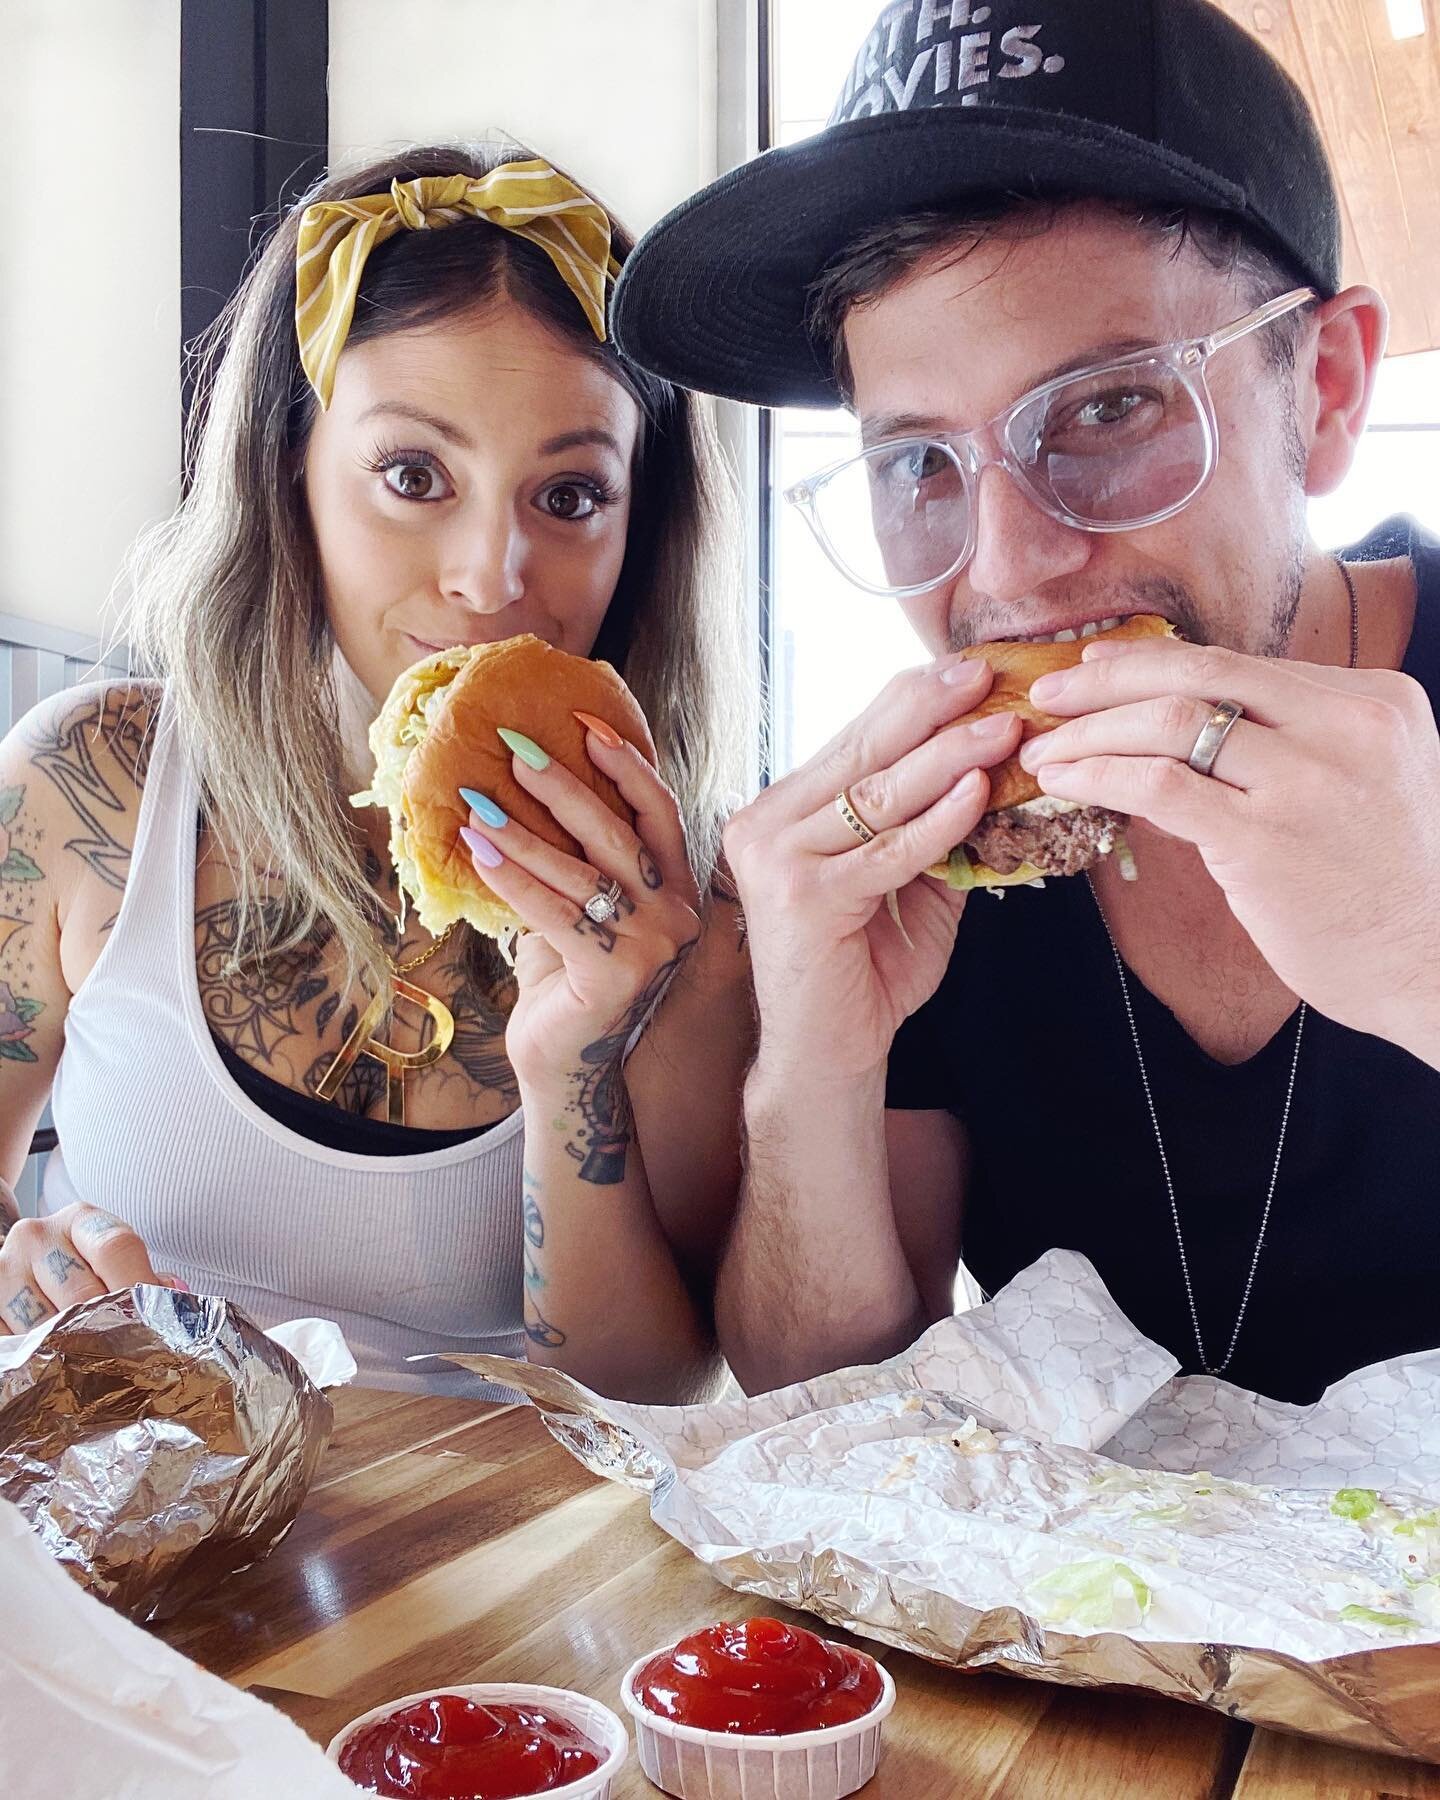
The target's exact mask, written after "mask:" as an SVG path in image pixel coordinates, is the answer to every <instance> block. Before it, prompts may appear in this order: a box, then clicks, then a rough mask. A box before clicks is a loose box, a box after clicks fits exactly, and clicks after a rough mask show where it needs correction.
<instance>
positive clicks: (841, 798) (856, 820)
mask: <svg viewBox="0 0 1440 1800" xmlns="http://www.w3.org/2000/svg"><path fill="white" fill-rule="evenodd" d="M835 810H836V812H838V813H839V815H840V817H841V818H842V819H843V820H844V821H845V823H846V824H847V825H848V826H849V827H850V829H851V830H852V831H853V832H854V833H855V835H856V837H858V838H859V840H860V842H861V843H862V844H868V843H870V842H872V841H873V839H874V836H875V833H874V832H873V831H872V830H871V829H870V827H869V826H868V825H867V824H866V823H865V821H864V820H863V819H862V818H861V817H860V815H859V813H858V812H856V810H855V806H854V802H853V801H852V800H851V798H850V791H849V789H848V788H841V790H840V792H839V793H838V794H837V795H836V796H835Z"/></svg>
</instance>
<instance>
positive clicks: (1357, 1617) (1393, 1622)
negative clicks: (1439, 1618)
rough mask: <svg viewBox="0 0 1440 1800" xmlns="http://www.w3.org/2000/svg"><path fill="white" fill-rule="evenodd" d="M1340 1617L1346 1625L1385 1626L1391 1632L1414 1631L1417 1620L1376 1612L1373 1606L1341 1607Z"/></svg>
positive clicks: (1402, 1615) (1416, 1627)
mask: <svg viewBox="0 0 1440 1800" xmlns="http://www.w3.org/2000/svg"><path fill="white" fill-rule="evenodd" d="M1340 1617H1341V1618H1342V1619H1343V1620H1344V1622H1345V1623H1346V1624H1347V1625H1385V1626H1387V1627H1388V1628H1389V1629H1390V1630H1391V1631H1416V1630H1418V1629H1419V1620H1418V1619H1407V1618H1406V1617H1405V1615H1404V1613H1387V1612H1376V1611H1375V1609H1374V1607H1373V1606H1342V1607H1341V1608H1340Z"/></svg>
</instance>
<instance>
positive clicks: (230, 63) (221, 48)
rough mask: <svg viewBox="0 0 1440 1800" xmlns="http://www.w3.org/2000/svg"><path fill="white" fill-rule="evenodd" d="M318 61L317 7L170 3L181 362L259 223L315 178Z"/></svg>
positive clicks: (322, 1)
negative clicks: (176, 56)
mask: <svg viewBox="0 0 1440 1800" xmlns="http://www.w3.org/2000/svg"><path fill="white" fill-rule="evenodd" d="M329 60H330V20H329V3H328V0H181V11H180V335H181V344H182V353H183V347H184V345H187V344H190V343H193V342H194V340H195V339H196V338H197V337H198V336H199V335H200V334H201V332H203V331H204V330H205V329H206V327H207V326H209V325H210V324H212V323H213V321H214V319H215V317H216V315H217V314H218V313H219V311H220V309H221V307H222V306H223V305H224V304H225V302H226V301H227V300H228V299H229V297H230V295H231V294H232V293H233V292H234V291H235V288H236V287H237V286H238V284H239V281H240V277H241V275H242V274H243V272H244V270H245V266H246V263H247V262H248V260H249V257H250V253H251V251H252V249H253V248H254V247H255V246H256V244H258V243H259V241H260V239H261V237H262V236H263V231H264V227H265V221H266V220H267V219H272V220H273V219H274V218H275V217H276V215H277V213H278V211H279V209H280V207H281V205H282V204H283V203H285V202H287V201H289V200H291V199H293V198H294V197H295V195H296V194H297V193H299V192H300V191H301V190H302V189H303V188H304V186H305V185H306V183H307V182H309V181H311V180H312V179H313V178H314V177H315V176H316V175H317V174H318V173H319V172H320V171H321V170H322V169H323V168H324V166H325V161H326V149H327V144H328V138H329V123H330V109H329V99H328V95H327V92H326V76H327V73H328V66H329ZM182 367H183V365H182ZM189 399H190V394H189V382H188V376H187V377H186V385H185V390H184V404H185V406H186V407H187V408H188V406H189Z"/></svg>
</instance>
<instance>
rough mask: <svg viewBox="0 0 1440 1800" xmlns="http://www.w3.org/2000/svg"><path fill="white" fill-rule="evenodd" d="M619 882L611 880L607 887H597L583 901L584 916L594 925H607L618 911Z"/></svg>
mask: <svg viewBox="0 0 1440 1800" xmlns="http://www.w3.org/2000/svg"><path fill="white" fill-rule="evenodd" d="M619 902H620V883H619V882H618V881H612V882H611V883H610V884H609V886H608V887H602V888H597V889H596V891H595V892H594V893H593V894H592V895H591V896H590V898H589V899H588V900H587V901H586V902H585V917H586V918H587V919H589V920H591V921H592V922H593V923H594V924H596V925H608V924H609V923H610V921H611V919H613V918H614V917H615V915H616V914H617V913H618V912H619V911H620V905H619Z"/></svg>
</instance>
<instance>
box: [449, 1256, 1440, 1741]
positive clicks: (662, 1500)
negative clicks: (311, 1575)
mask: <svg viewBox="0 0 1440 1800" xmlns="http://www.w3.org/2000/svg"><path fill="white" fill-rule="evenodd" d="M454 1360H455V1361H457V1362H463V1363H464V1364H465V1365H466V1366H467V1367H471V1368H475V1369H477V1370H478V1371H479V1372H480V1373H482V1374H484V1375H486V1376H487V1377H489V1378H490V1379H493V1380H499V1381H504V1382H506V1383H508V1384H509V1385H511V1386H514V1387H519V1388H521V1389H523V1390H524V1391H526V1392H527V1393H529V1394H530V1395H531V1396H532V1397H533V1398H534V1399H535V1401H536V1403H537V1404H538V1405H539V1406H540V1407H541V1408H542V1410H543V1411H544V1412H545V1413H546V1416H547V1422H548V1423H549V1424H550V1427H551V1429H552V1431H554V1432H555V1434H556V1436H557V1437H559V1438H560V1440H561V1441H562V1442H564V1443H566V1444H567V1445H568V1446H569V1447H570V1448H571V1449H572V1450H573V1451H574V1452H575V1454H576V1455H578V1456H579V1457H581V1459H582V1460H584V1461H585V1462H587V1463H588V1464H589V1465H590V1466H591V1467H593V1468H595V1469H596V1470H597V1471H598V1472H600V1473H604V1474H608V1475H613V1476H616V1477H618V1478H620V1479H624V1480H628V1481H630V1482H631V1483H632V1484H635V1485H644V1486H649V1487H650V1489H651V1510H652V1513H653V1516H654V1518H655V1520H656V1523H657V1524H659V1525H661V1526H662V1527H663V1528H664V1529H665V1530H666V1531H668V1532H670V1533H671V1535H672V1536H674V1537H676V1538H678V1539H679V1541H680V1542H681V1543H683V1544H685V1545H686V1546H687V1547H688V1548H689V1549H691V1550H692V1551H693V1552H694V1554H695V1555H696V1556H697V1557H699V1558H700V1559H701V1560H702V1561H704V1562H705V1563H707V1564H708V1565H709V1566H710V1567H711V1568H712V1569H713V1570H714V1572H715V1574H716V1575H717V1576H718V1577H719V1578H720V1579H721V1580H722V1581H725V1582H727V1583H729V1584H730V1585H731V1586H733V1587H736V1588H738V1589H740V1590H741V1591H743V1592H746V1593H757V1594H763V1595H766V1596H768V1597H769V1598H772V1599H776V1600H781V1601H785V1602H787V1603H789V1604H791V1605H796V1606H801V1607H805V1608H808V1609H809V1610H811V1611H814V1612H818V1613H819V1614H820V1615H821V1616H822V1617H824V1618H826V1619H828V1620H830V1621H831V1622H833V1623H836V1624H840V1625H845V1626H849V1627H851V1628H852V1629H854V1630H856V1631H859V1632H861V1633H864V1634H867V1635H869V1636H871V1637H875V1638H879V1639H881V1640H882V1641H884V1642H887V1643H892V1644H896V1645H899V1646H901V1647H902V1648H906V1649H911V1650H915V1651H918V1652H920V1653H921V1654H923V1655H927V1656H931V1657H933V1658H936V1659H937V1660H940V1661H944V1662H950V1663H955V1664H957V1665H960V1666H965V1667H978V1666H983V1665H993V1666H996V1667H1000V1668H1005V1669H1008V1670H1011V1671H1012V1672H1014V1673H1017V1674H1022V1675H1027V1676H1034V1677H1038V1678H1041V1679H1047V1680H1055V1681H1065V1682H1073V1683H1078V1684H1083V1685H1092V1686H1093V1685H1104V1684H1106V1683H1111V1682H1113V1683H1120V1684H1125V1685H1132V1686H1133V1685H1138V1686H1142V1687H1148V1688H1152V1689H1154V1690H1156V1691H1159V1692H1162V1693H1167V1694H1172V1695H1175V1696H1177V1697H1180V1698H1185V1699H1189V1700H1195V1701H1199V1702H1201V1703H1202V1704H1207V1705H1213V1706H1216V1707H1219V1708H1221V1709H1223V1710H1225V1711H1227V1712H1231V1713H1238V1714H1240V1715H1241V1716H1243V1717H1247V1718H1251V1719H1254V1720H1255V1721H1257V1722H1260V1723H1265V1724H1272V1725H1279V1726H1284V1727H1288V1728H1293V1729H1297V1730H1306V1731H1312V1732H1315V1733H1318V1734H1320V1735H1323V1736H1327V1737H1332V1738H1335V1739H1337V1740H1339V1741H1341V1742H1345V1743H1350V1744H1354V1745H1357V1746H1362V1745H1363V1746H1367V1747H1372V1748H1378V1749H1385V1750H1392V1751H1400V1752H1402V1753H1406V1754H1410V1755H1419V1756H1429V1757H1433V1758H1436V1759H1440V1703H1437V1702H1436V1699H1435V1695H1436V1692H1437V1691H1440V1686H1437V1684H1440V1351H1437V1352H1433V1353H1430V1354H1428V1355H1423V1356H1415V1357H1409V1358H1405V1359H1401V1360H1398V1361H1395V1362H1391V1363H1386V1364H1383V1365H1379V1366H1377V1367H1375V1368H1372V1369H1368V1370H1363V1371H1361V1372H1359V1373H1358V1374H1356V1375H1353V1376H1350V1377H1348V1378H1347V1379H1346V1380H1345V1381H1343V1382H1340V1383H1338V1384H1337V1385H1336V1386H1335V1387H1333V1388H1332V1389H1331V1390H1330V1391H1329V1392H1328V1393H1327V1394H1326V1395H1325V1396H1324V1398H1323V1399H1322V1400H1320V1401H1319V1402H1317V1403H1316V1405H1314V1406H1310V1407H1296V1406H1286V1405H1282V1404H1279V1403H1276V1402H1272V1401H1268V1400H1264V1399H1261V1398H1260V1397H1258V1396H1256V1395H1253V1394H1247V1393H1244V1392H1242V1391H1241V1390H1240V1389H1237V1388H1234V1387H1231V1386H1229V1385H1228V1384H1226V1383H1225V1382H1221V1381H1216V1380H1213V1379H1211V1378H1208V1377H1204V1378H1201V1377H1179V1378H1177V1377H1175V1369H1176V1367H1177V1364H1176V1362H1175V1359H1174V1358H1173V1357H1172V1356H1170V1355H1169V1353H1168V1352H1166V1351H1163V1350H1161V1349H1160V1348H1159V1347H1158V1346H1156V1345H1155V1344H1152V1343H1150V1342H1149V1341H1148V1340H1147V1339H1146V1338H1144V1337H1142V1336H1141V1335H1140V1334H1139V1333H1138V1332H1137V1331H1136V1330H1135V1328H1134V1327H1133V1326H1132V1325H1131V1324H1130V1323H1129V1322H1128V1321H1127V1320H1126V1319H1125V1318H1124V1317H1123V1316H1122V1315H1121V1314H1120V1313H1119V1312H1118V1310H1117V1309H1116V1308H1115V1306H1114V1304H1113V1302H1112V1301H1111V1300H1110V1298H1109V1295H1108V1294H1107V1292H1106V1290H1105V1288H1104V1286H1103V1284H1102V1283H1101V1281H1100V1279H1099V1277H1098V1276H1097V1274H1096V1273H1095V1270H1094V1269H1093V1268H1092V1267H1091V1265H1090V1264H1089V1263H1088V1262H1087V1261H1086V1260H1085V1258H1084V1257H1082V1256H1079V1255H1076V1254H1075V1253H1073V1252H1070V1251H1058V1250H1057V1251H1052V1252H1050V1253H1049V1254H1048V1255H1047V1256H1045V1257H1043V1258H1041V1260H1040V1261H1039V1262H1037V1263H1036V1264H1034V1265H1033V1266H1032V1267H1031V1268H1029V1269H1027V1270H1025V1271H1024V1272H1022V1273H1021V1274H1020V1275H1018V1276H1017V1277H1016V1278H1015V1280H1014V1281H1012V1282H1011V1283H1010V1284H1009V1286H1007V1287H1006V1288H1005V1289H1004V1290H1002V1292H1001V1293H1000V1294H998V1295H997V1296H996V1297H995V1299H994V1300H993V1301H991V1302H990V1303H989V1304H988V1305H986V1306H982V1307H978V1308H976V1309H974V1310H973V1311H971V1312H968V1313H962V1314H959V1315H957V1316H956V1317H955V1318H952V1319H947V1320H944V1321H943V1322H942V1323H940V1324H939V1325H937V1326H935V1327H934V1328H933V1329H932V1330H931V1331H929V1332H927V1333H926V1335H925V1336H924V1337H923V1338H921V1339H920V1340H919V1342H918V1343H916V1344H915V1345H913V1346H912V1347H911V1348H910V1349H909V1350H908V1351H906V1352H905V1353H904V1354H903V1355H901V1356H899V1357H896V1358H894V1359H892V1360H891V1361H890V1362H887V1363H883V1364H879V1365H877V1366H875V1367H869V1368H860V1369H848V1370H842V1371H839V1372H837V1373H835V1374H833V1375H828V1376H824V1377H822V1378H820V1379H818V1380H815V1381H811V1382H804V1383H800V1384H797V1385H796V1386H793V1387H789V1388H784V1389H781V1390H779V1391H777V1392H775V1393H772V1394H767V1395H763V1396H759V1397H756V1398H754V1399H740V1400H734V1401H726V1402H722V1403H720V1404H717V1405H712V1406H699V1407H641V1406H627V1405H622V1404H619V1403H615V1402H610V1401H604V1400H600V1399H598V1398H597V1397H596V1396H594V1395H591V1394H589V1393H587V1392H586V1390H584V1389H583V1388H580V1387H578V1385H577V1384H575V1383H573V1382H569V1381H567V1380H566V1378H565V1377H563V1376H559V1375H556V1374H555V1373H554V1372H553V1371H550V1370H545V1369H539V1368H526V1367H525V1366H524V1365H515V1364H512V1363H509V1362H507V1361H506V1360H505V1359H502V1358H470V1357H456V1358H455V1359H454Z"/></svg>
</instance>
